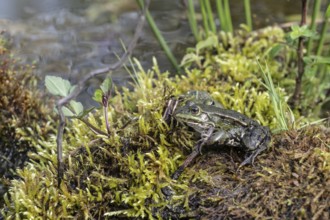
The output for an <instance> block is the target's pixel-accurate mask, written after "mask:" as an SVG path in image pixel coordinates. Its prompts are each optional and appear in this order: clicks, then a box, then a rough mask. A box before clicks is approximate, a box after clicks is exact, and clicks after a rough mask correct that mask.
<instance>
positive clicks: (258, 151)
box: [238, 146, 267, 169]
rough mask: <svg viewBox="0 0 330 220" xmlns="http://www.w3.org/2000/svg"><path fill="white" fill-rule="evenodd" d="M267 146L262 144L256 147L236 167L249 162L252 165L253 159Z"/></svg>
mask: <svg viewBox="0 0 330 220" xmlns="http://www.w3.org/2000/svg"><path fill="white" fill-rule="evenodd" d="M266 148H267V146H263V147H260V148H258V149H256V150H255V151H253V152H252V153H251V154H250V155H249V156H248V157H246V158H245V159H244V161H243V162H242V163H241V164H240V165H239V167H238V169H240V168H241V167H243V166H245V165H248V164H251V165H252V166H253V164H254V159H255V158H256V157H257V156H258V155H259V154H260V153H261V152H262V151H264V150H265V149H266Z"/></svg>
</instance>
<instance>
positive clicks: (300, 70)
mask: <svg viewBox="0 0 330 220" xmlns="http://www.w3.org/2000/svg"><path fill="white" fill-rule="evenodd" d="M301 2H302V11H301V21H300V26H304V25H305V24H306V17H307V0H302V1H301ZM303 50H304V37H299V39H298V48H297V54H298V60H297V66H298V74H297V77H296V87H295V90H294V93H293V95H292V97H291V103H290V104H291V107H292V108H295V106H296V105H297V103H298V100H299V96H300V93H301V80H302V77H303V75H304V71H305V66H304V61H303V57H304V53H303Z"/></svg>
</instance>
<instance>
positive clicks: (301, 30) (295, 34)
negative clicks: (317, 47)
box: [290, 25, 317, 40]
mask: <svg viewBox="0 0 330 220" xmlns="http://www.w3.org/2000/svg"><path fill="white" fill-rule="evenodd" d="M291 29H292V31H291V32H290V37H291V39H292V40H295V39H297V38H299V37H308V38H316V37H317V33H316V32H315V31H312V30H310V29H309V28H308V27H307V26H306V25H305V26H301V27H300V26H298V25H293V26H292V27H291Z"/></svg>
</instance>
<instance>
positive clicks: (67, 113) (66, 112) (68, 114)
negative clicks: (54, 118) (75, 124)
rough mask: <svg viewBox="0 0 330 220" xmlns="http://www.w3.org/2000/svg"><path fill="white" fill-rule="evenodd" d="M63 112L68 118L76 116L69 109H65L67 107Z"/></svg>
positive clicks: (63, 108)
mask: <svg viewBox="0 0 330 220" xmlns="http://www.w3.org/2000/svg"><path fill="white" fill-rule="evenodd" d="M62 111H63V114H64V115H65V116H66V117H73V116H75V114H74V113H73V112H72V111H71V110H70V109H68V108H67V107H65V106H63V107H62Z"/></svg>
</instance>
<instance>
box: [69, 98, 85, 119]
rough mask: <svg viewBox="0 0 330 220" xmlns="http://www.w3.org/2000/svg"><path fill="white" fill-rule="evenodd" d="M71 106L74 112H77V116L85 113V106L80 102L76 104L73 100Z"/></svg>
mask: <svg viewBox="0 0 330 220" xmlns="http://www.w3.org/2000/svg"><path fill="white" fill-rule="evenodd" d="M70 106H71V108H72V109H73V111H74V112H75V115H76V116H79V115H81V114H82V113H83V111H84V106H83V105H82V104H81V103H80V102H76V101H74V100H71V101H70Z"/></svg>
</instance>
